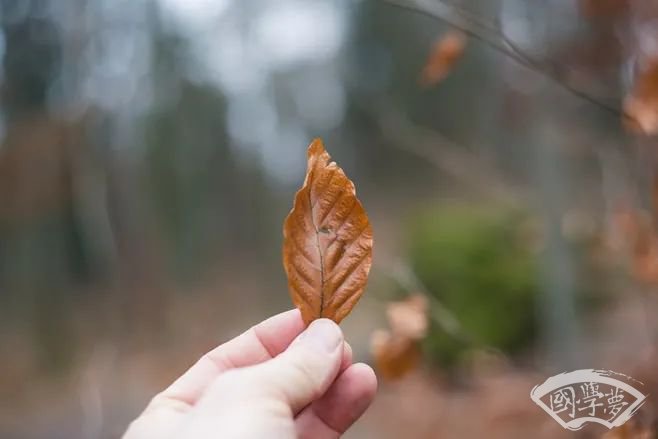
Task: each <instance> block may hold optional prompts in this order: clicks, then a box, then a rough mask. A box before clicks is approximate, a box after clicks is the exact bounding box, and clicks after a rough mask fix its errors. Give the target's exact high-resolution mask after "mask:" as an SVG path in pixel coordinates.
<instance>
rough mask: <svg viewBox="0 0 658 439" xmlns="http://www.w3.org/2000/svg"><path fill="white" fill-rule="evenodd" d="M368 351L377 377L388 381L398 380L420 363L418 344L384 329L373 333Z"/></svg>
mask: <svg viewBox="0 0 658 439" xmlns="http://www.w3.org/2000/svg"><path fill="white" fill-rule="evenodd" d="M370 351H371V352H372V356H373V358H374V360H375V368H376V369H377V372H378V373H379V375H380V376H381V377H382V378H383V379H385V380H389V381H393V380H396V379H400V378H402V377H403V376H405V375H406V374H407V373H409V372H411V371H412V370H414V369H415V368H416V367H417V366H418V363H419V362H420V357H421V352H420V347H419V345H418V342H417V341H415V340H412V339H410V338H407V337H404V336H402V335H399V334H393V333H391V332H389V331H387V330H385V329H378V330H376V331H374V332H373V333H372V335H371V338H370Z"/></svg>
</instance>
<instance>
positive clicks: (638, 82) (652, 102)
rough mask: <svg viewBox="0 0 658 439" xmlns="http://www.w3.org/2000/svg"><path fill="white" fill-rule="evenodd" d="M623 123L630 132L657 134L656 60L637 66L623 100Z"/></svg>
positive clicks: (657, 83)
mask: <svg viewBox="0 0 658 439" xmlns="http://www.w3.org/2000/svg"><path fill="white" fill-rule="evenodd" d="M624 122H625V125H626V127H627V128H628V129H629V130H631V131H634V132H639V133H642V134H647V135H655V134H658V59H651V60H648V61H646V62H645V63H644V65H641V66H638V73H637V75H636V76H635V82H634V84H633V86H632V88H631V90H630V92H629V94H628V96H626V98H625V99H624Z"/></svg>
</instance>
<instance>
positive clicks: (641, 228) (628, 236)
mask: <svg viewBox="0 0 658 439" xmlns="http://www.w3.org/2000/svg"><path fill="white" fill-rule="evenodd" d="M615 225H616V227H617V228H618V229H619V230H620V234H621V235H622V236H623V238H624V239H625V241H626V243H627V249H628V252H629V253H630V259H631V261H630V262H631V270H632V274H633V276H634V277H635V279H637V280H638V281H640V282H642V283H645V284H650V285H657V284H658V236H656V233H655V232H654V230H653V228H652V223H651V218H650V216H649V215H648V213H647V212H643V211H641V210H636V209H635V210H634V209H631V208H628V207H620V208H619V209H618V211H617V212H616V213H615Z"/></svg>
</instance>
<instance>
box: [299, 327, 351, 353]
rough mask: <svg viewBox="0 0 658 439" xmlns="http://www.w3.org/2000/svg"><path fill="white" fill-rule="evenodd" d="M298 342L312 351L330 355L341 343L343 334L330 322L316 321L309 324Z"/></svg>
mask: <svg viewBox="0 0 658 439" xmlns="http://www.w3.org/2000/svg"><path fill="white" fill-rule="evenodd" d="M299 341H300V343H304V344H305V345H308V346H309V347H311V348H313V349H318V350H321V351H323V352H327V353H332V352H333V351H335V350H336V348H337V347H338V345H340V344H341V343H342V342H343V333H342V332H341V330H340V328H339V327H338V325H336V324H335V323H334V322H332V321H331V320H329V319H317V320H314V321H313V322H311V324H310V325H309V326H308V328H307V329H306V331H304V333H303V334H302V336H301V337H300V339H299Z"/></svg>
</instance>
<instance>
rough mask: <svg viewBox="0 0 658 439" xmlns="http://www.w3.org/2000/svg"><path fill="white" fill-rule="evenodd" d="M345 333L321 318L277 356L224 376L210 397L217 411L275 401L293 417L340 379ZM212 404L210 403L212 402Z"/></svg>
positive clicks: (217, 381) (216, 384) (208, 395)
mask: <svg viewBox="0 0 658 439" xmlns="http://www.w3.org/2000/svg"><path fill="white" fill-rule="evenodd" d="M343 342H344V337H343V333H342V331H341V330H340V328H339V327H338V325H336V323H334V322H333V321H331V320H328V319H318V320H315V321H313V322H312V323H311V324H310V325H309V327H308V328H307V329H306V330H305V331H304V332H302V333H301V334H300V335H299V336H298V337H297V338H296V339H295V340H294V341H293V342H292V343H291V344H290V346H289V347H288V349H287V350H286V351H285V352H283V353H281V354H280V355H278V356H277V357H275V358H273V359H271V360H269V361H266V362H264V363H261V364H259V365H255V366H251V367H246V368H243V369H238V370H235V371H234V372H231V371H229V372H227V373H224V374H222V375H220V376H219V377H218V378H217V380H216V382H215V383H214V385H213V386H212V389H211V391H210V392H208V394H207V395H206V396H207V397H208V399H215V398H217V399H215V401H214V404H212V405H213V406H214V407H215V408H218V405H219V406H223V405H224V404H228V405H232V406H235V404H236V403H238V402H239V400H243V401H244V400H246V399H249V400H250V401H254V400H259V399H260V400H274V401H277V402H282V403H284V404H286V405H287V406H288V407H289V408H290V410H291V411H292V413H293V415H294V414H296V413H298V412H299V411H300V410H301V409H303V408H304V407H305V406H307V405H308V404H310V403H311V402H313V401H314V400H316V399H318V398H319V397H320V396H322V395H323V394H324V393H325V392H326V390H327V389H328V388H329V386H330V385H331V383H332V382H333V381H334V380H335V379H336V375H338V371H339V369H340V363H341V359H342V356H343V346H344V343H343ZM208 402H210V401H208Z"/></svg>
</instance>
